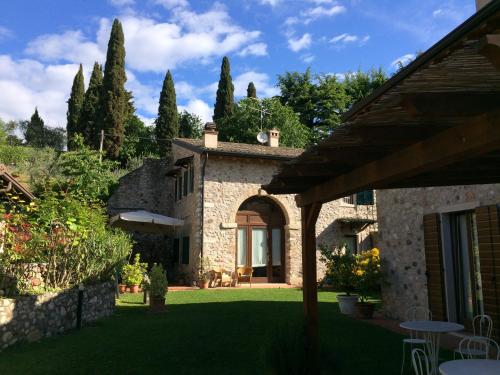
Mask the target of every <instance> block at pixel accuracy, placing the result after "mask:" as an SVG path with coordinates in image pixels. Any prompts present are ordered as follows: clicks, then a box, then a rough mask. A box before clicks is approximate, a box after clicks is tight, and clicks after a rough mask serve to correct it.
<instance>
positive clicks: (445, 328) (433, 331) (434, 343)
mask: <svg viewBox="0 0 500 375" xmlns="http://www.w3.org/2000/svg"><path fill="white" fill-rule="evenodd" d="M399 326H400V327H401V328H405V329H409V330H412V331H418V332H422V333H423V335H424V339H425V340H426V341H427V345H426V347H427V353H428V355H429V362H430V364H431V374H432V375H434V374H435V375H437V374H438V363H439V340H440V338H441V333H448V332H456V331H462V330H463V329H464V326H463V325H461V324H458V323H451V322H442V321H439V320H410V321H406V322H403V323H401V324H400V325H399Z"/></svg>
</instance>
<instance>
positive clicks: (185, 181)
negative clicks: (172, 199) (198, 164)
mask: <svg viewBox="0 0 500 375" xmlns="http://www.w3.org/2000/svg"><path fill="white" fill-rule="evenodd" d="M183 174H184V178H183V181H182V182H183V186H182V195H183V196H186V195H188V186H189V181H188V179H189V173H188V171H187V170H186V171H184V173H183Z"/></svg>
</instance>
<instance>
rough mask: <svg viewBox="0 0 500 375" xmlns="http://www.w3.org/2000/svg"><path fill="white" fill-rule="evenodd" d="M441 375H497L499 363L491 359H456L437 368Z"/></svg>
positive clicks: (499, 367) (499, 369)
mask: <svg viewBox="0 0 500 375" xmlns="http://www.w3.org/2000/svg"><path fill="white" fill-rule="evenodd" d="M439 372H440V373H441V374H442V375H470V374H477V375H479V374H481V375H498V374H500V361H495V360H492V359H458V360H456V361H449V362H444V363H442V364H441V366H439Z"/></svg>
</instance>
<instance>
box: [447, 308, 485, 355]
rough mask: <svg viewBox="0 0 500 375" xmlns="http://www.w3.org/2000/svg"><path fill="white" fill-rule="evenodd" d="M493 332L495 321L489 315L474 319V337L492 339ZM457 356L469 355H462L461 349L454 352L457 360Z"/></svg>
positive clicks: (478, 316)
mask: <svg viewBox="0 0 500 375" xmlns="http://www.w3.org/2000/svg"><path fill="white" fill-rule="evenodd" d="M492 331H493V321H492V320H491V317H490V316H489V315H476V316H475V317H474V318H473V319H472V337H486V338H488V339H491V332H492ZM456 354H460V355H461V356H462V357H463V355H464V354H465V355H467V354H468V353H462V352H461V351H460V347H459V348H458V349H455V351H454V352H453V359H455V356H456ZM483 354H484V353H483Z"/></svg>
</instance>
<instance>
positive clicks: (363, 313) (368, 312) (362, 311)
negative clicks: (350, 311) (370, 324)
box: [356, 302, 375, 319]
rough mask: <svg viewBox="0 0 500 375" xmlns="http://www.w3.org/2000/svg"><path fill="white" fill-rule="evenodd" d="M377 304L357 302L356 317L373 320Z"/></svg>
mask: <svg viewBox="0 0 500 375" xmlns="http://www.w3.org/2000/svg"><path fill="white" fill-rule="evenodd" d="M374 311H375V304H373V303H370V302H356V317H358V318H359V319H373V313H374Z"/></svg>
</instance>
